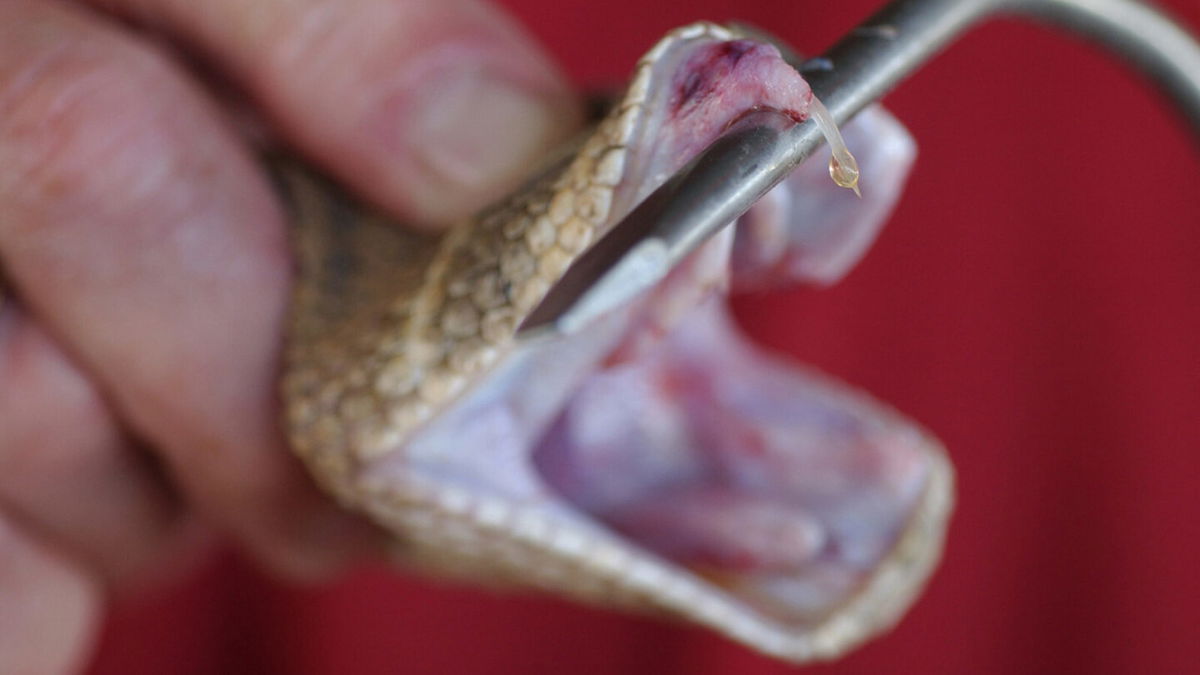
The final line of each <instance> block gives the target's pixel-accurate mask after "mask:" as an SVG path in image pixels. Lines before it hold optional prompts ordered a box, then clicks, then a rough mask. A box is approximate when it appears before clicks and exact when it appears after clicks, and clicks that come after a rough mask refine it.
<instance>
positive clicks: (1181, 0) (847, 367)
mask: <svg viewBox="0 0 1200 675" xmlns="http://www.w3.org/2000/svg"><path fill="white" fill-rule="evenodd" d="M506 4H507V5H508V6H509V7H510V8H511V9H512V10H513V11H514V12H515V13H516V14H517V15H518V16H519V17H521V18H522V19H523V20H524V21H525V22H526V23H527V24H528V25H529V26H530V27H531V28H532V30H533V31H534V33H536V34H537V35H538V36H539V37H540V38H541V39H542V40H544V41H545V43H546V44H547V45H548V46H549V48H550V50H551V51H552V52H553V53H555V54H557V55H559V57H560V58H561V60H562V62H563V64H564V65H565V67H566V68H567V70H568V71H569V72H570V73H571V75H572V76H573V77H574V78H576V80H577V81H579V82H580V83H584V84H591V85H596V84H603V83H613V82H617V81H619V80H620V79H621V78H622V77H623V76H624V73H625V72H626V71H627V70H628V69H629V67H630V66H631V64H632V63H633V61H634V60H635V59H636V58H637V56H638V55H639V53H640V52H641V51H642V50H644V49H645V48H646V47H648V46H649V45H650V44H651V43H652V42H653V41H654V40H655V39H656V38H657V37H658V36H659V35H660V34H661V33H663V32H665V31H666V30H667V29H669V28H671V27H673V26H675V25H677V24H682V23H686V22H689V21H692V20H695V19H699V18H707V19H713V20H727V19H734V18H737V19H743V20H747V21H751V22H753V23H756V24H759V25H761V26H764V27H766V28H768V29H770V30H772V31H775V32H777V33H778V34H780V35H782V36H784V37H785V38H787V39H789V40H791V41H793V42H794V44H796V45H798V46H799V47H800V48H801V49H802V50H804V51H805V52H807V53H817V52H819V51H820V50H822V49H823V48H824V47H825V46H827V45H828V44H829V43H830V42H831V41H832V40H833V39H835V38H836V37H837V35H838V34H839V33H840V32H842V31H844V30H846V29H848V28H849V27H850V26H852V25H853V24H854V23H855V22H856V21H858V20H859V19H861V18H863V17H864V16H866V15H867V14H868V13H869V12H870V11H871V9H872V8H874V7H875V6H877V5H878V4H879V3H878V2H876V1H873V0H854V1H850V0H843V1H841V2H830V1H828V0H825V1H824V2H816V1H811V0H786V1H785V0H778V1H775V2H771V1H769V0H737V1H734V0H693V1H692V2H688V3H683V2H678V3H674V2H653V1H647V0H637V1H627V0H610V1H609V2H603V3H600V2H594V3H563V2H555V1H551V0H510V1H509V2H507V3H506ZM1165 4H1167V5H1168V6H1170V7H1171V8H1172V9H1174V10H1175V12H1176V13H1177V14H1178V15H1179V16H1181V18H1183V19H1184V20H1185V22H1187V23H1188V24H1189V25H1190V26H1191V27H1192V28H1194V29H1195V28H1200V6H1198V5H1197V4H1196V2H1195V0H1171V1H1170V2H1167V3H1165ZM887 101H888V103H889V104H890V106H891V107H892V109H893V110H895V111H896V112H897V113H898V115H899V116H900V117H901V118H902V119H904V120H905V121H906V122H907V123H908V124H909V126H910V128H911V129H912V130H913V132H914V134H915V135H916V137H917V138H918V140H919V142H920V144H921V156H920V158H919V160H918V164H917V168H916V171H915V173H914V175H913V177H912V181H911V184H910V189H909V192H908V194H907V197H906V198H905V199H904V200H903V202H902V203H901V205H900V208H899V211H898V212H897V213H896V216H895V218H894V219H893V221H892V222H891V224H890V225H889V226H888V229H887V230H886V231H885V232H884V234H883V236H882V237H881V239H880V240H879V242H878V244H877V245H876V247H875V248H874V250H873V251H872V252H871V253H870V254H869V255H868V257H867V258H866V260H865V261H864V262H863V264H862V265H861V266H860V267H859V268H858V269H857V270H856V271H855V272H854V273H853V274H852V275H851V276H850V277H849V278H848V279H847V280H846V281H844V282H843V283H842V284H841V285H839V286H837V287H835V288H833V289H830V290H826V291H812V290H799V291H794V292H787V293H773V294H769V295H761V296H755V297H746V298H740V299H739V300H738V301H737V303H736V306H737V310H738V315H739V316H740V317H741V319H742V320H743V323H744V324H745V326H746V328H747V329H748V330H749V331H750V332H751V333H752V334H753V335H754V336H756V337H757V338H758V339H760V340H761V341H762V342H764V343H766V344H768V345H771V346H773V347H776V348H778V349H781V350H784V351H786V352H789V353H791V354H794V355H796V356H797V357H799V358H801V359H804V360H806V361H809V362H812V363H815V364H817V365H819V366H820V367H822V368H824V369H826V370H828V371H830V372H832V373H835V374H837V375H839V376H841V377H843V378H845V379H846V380H848V381H850V382H852V383H856V384H858V385H861V386H863V387H865V388H867V389H868V390H870V391H872V392H874V393H875V394H876V395H877V396H879V397H880V398H882V399H883V400H886V401H890V402H892V403H893V404H895V405H896V407H897V408H899V409H900V410H902V411H905V412H906V413H908V414H909V415H911V416H913V417H914V418H915V419H917V420H919V421H920V422H922V423H923V424H925V425H926V426H927V427H928V428H930V429H932V430H934V431H935V432H936V433H937V434H938V435H939V436H940V437H941V438H942V439H943V440H944V441H945V443H946V445H947V447H948V448H949V449H950V452H951V454H952V455H953V457H954V460H955V462H956V464H957V467H958V474H959V477H958V482H959V491H960V496H959V506H958V510H957V513H956V515H955V518H954V520H953V525H952V527H951V531H950V539H949V546H948V550H947V552H946V557H945V561H944V563H943V565H942V568H941V570H940V572H939V573H938V574H937V575H936V577H935V578H934V580H933V582H932V584H931V585H930V587H929V589H928V592H927V593H926V595H925V596H924V598H923V599H922V600H920V602H919V603H918V604H917V606H916V607H915V609H914V610H913V611H912V612H911V614H910V615H909V616H908V618H907V619H905V620H904V621H903V622H902V623H901V624H900V625H899V626H898V627H897V628H896V629H895V630H893V631H892V632H890V633H889V634H887V635H885V636H883V637H882V638H880V639H877V640H875V641H874V642H872V643H870V644H869V645H867V646H866V647H865V648H863V649H861V650H860V651H858V652H856V653H854V654H852V655H850V656H849V657H847V658H846V659H844V660H842V661H840V662H838V663H836V664H831V665H821V666H816V667H813V668H812V669H811V672H814V673H889V672H897V673H899V672H903V673H963V672H970V673H976V674H982V673H1041V672H1045V673H1071V672H1080V673H1131V672H1140V673H1168V672H1184V671H1190V672H1195V670H1194V669H1195V668H1196V667H1197V664H1200V630H1198V627H1200V581H1198V579H1200V577H1198V575H1197V572H1196V571H1197V570H1200V506H1197V503H1196V494H1197V492H1198V491H1200V461H1197V458H1196V451H1197V445H1198V444H1200V227H1198V226H1200V154H1198V153H1197V145H1196V144H1195V143H1194V142H1193V139H1192V138H1190V137H1189V135H1188V133H1186V129H1185V127H1184V126H1183V124H1182V123H1181V122H1180V121H1179V120H1178V119H1177V118H1175V117H1174V116H1173V115H1172V114H1171V112H1170V111H1169V109H1168V108H1167V107H1166V106H1165V104H1164V103H1163V102H1162V101H1161V100H1159V99H1158V98H1157V97H1156V96H1155V95H1154V94H1153V92H1152V91H1151V90H1149V89H1148V88H1147V87H1146V86H1145V85H1144V83H1143V82H1141V81H1139V80H1138V79H1137V78H1136V77H1135V76H1134V75H1132V74H1131V73H1130V72H1129V71H1127V70H1125V69H1124V68H1123V67H1121V66H1119V65H1118V64H1116V63H1114V62H1113V61H1111V60H1109V59H1108V58H1107V57H1105V56H1104V55H1102V54H1101V53H1100V52H1098V51H1097V50H1095V49H1093V48H1091V47H1089V46H1086V45H1084V44H1082V43H1079V42H1076V41H1074V40H1070V39H1067V38H1064V37H1062V36H1061V35H1059V34H1055V33H1052V32H1049V31H1047V30H1045V29H1041V28H1037V27H1034V26H1030V25H1027V24H1018V23H1010V22H1004V23H995V24H992V25H989V26H987V27H985V28H983V29H981V30H979V31H977V32H975V33H973V34H972V35H970V36H968V37H967V38H966V39H965V40H963V41H962V42H961V43H959V44H958V45H957V46H955V47H953V48H952V49H951V50H950V51H949V52H948V53H947V54H945V55H943V56H942V57H941V58H939V59H938V60H937V61H936V62H934V63H933V64H932V65H929V66H927V67H926V68H924V69H923V70H922V71H921V72H920V73H919V74H918V75H917V76H915V77H914V78H913V79H912V80H911V81H910V82H908V83H907V84H905V85H903V87H902V88H901V89H900V90H899V91H897V92H896V93H895V94H893V95H892V96H890V97H889V98H888V99H887ZM790 670H791V668H790V667H788V666H785V665H782V664H779V663H775V662H773V661H770V660H767V659H765V658H762V657H759V656H756V655H754V654H752V653H750V652H748V651H746V650H744V649H743V648H741V647H738V646H736V645H733V644H731V643H728V642H726V641H724V640H722V639H720V638H718V637H715V636H713V635H711V634H708V633H706V632H703V631H700V630H695V629H692V628H688V627H683V626H675V625H669V624H666V623H660V622H656V621H652V620H647V619H638V618H629V617H625V616H621V615H617V614H612V613H608V612H604V611H599V610H592V609H587V608H581V607H577V606H574V605H568V604H565V603H560V602H558V601H555V600H552V599H546V598H532V597H527V596H512V597H507V596H495V595H492V594H488V593H484V592H478V591H474V590H467V589H459V588H450V587H444V586H440V585H437V584H431V583H428V582H425V581H421V580H415V579H411V578H408V577H405V576H401V575H399V574H396V573H393V572H389V571H386V570H382V569H372V570H363V571H360V572H358V573H355V574H353V575H351V576H349V577H348V578H345V579H344V580H342V581H341V582H339V583H337V584H336V585H334V586H332V587H327V588H321V589H296V588H288V587H284V586H281V585H279V584H277V583H275V582H272V581H270V580H267V579H264V578H262V577H260V576H259V575H258V574H257V573H255V572H254V571H252V570H251V569H249V568H248V567H247V566H246V565H245V563H244V562H243V561H241V560H240V559H238V558H237V557H235V556H233V555H226V556H223V557H222V558H221V559H219V560H217V561H214V562H213V563H211V564H209V565H207V566H206V567H205V568H204V569H203V570H202V571H201V572H200V573H198V574H196V575H194V576H193V577H191V578H189V579H188V580H186V581H185V582H184V583H182V584H180V585H177V586H174V587H172V588H169V589H165V590H162V591H157V592H155V593H153V594H152V595H150V596H149V597H143V598H140V599H136V600H132V601H127V602H126V603H124V604H123V605H122V606H121V607H119V608H118V609H117V610H116V611H115V612H114V614H113V615H112V617H111V620H110V621H109V623H108V627H107V630H106V633H105V635H104V638H103V640H102V642H101V644H100V646H99V651H98V654H97V656H96V659H95V662H94V664H93V666H92V668H91V670H90V671H89V672H90V673H91V675H134V674H137V673H174V674H177V675H190V674H195V675H201V674H204V675H207V674H209V673H299V674H306V675H326V674H331V673H339V674H342V673H353V674H356V675H357V674H363V675H370V674H374V673H413V674H423V673H438V674H444V673H530V674H540V673H563V672H570V673H597V674H600V673H697V674H702V675H721V674H732V673H737V674H739V675H743V674H745V675H765V674H768V673H782V672H789V671H790Z"/></svg>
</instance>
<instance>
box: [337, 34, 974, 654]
mask: <svg viewBox="0 0 1200 675" xmlns="http://www.w3.org/2000/svg"><path fill="white" fill-rule="evenodd" d="M764 109H766V110H773V111H776V112H778V113H780V114H781V115H782V116H784V117H785V118H787V119H788V120H789V122H791V123H794V122H796V121H802V120H804V119H806V118H807V117H808V116H809V115H810V114H811V113H812V111H813V106H812V93H811V91H810V90H809V88H808V85H807V84H806V83H805V82H804V80H803V79H802V78H801V77H800V76H799V75H798V74H797V73H796V71H795V70H793V69H792V68H791V67H790V66H788V65H787V64H786V63H785V62H784V61H783V59H782V58H781V56H780V54H779V52H778V51H777V50H776V49H775V48H774V47H773V46H770V45H766V44H761V43H758V42H754V41H750V40H746V39H742V38H740V37H739V36H736V35H733V34H731V33H730V32H729V31H727V30H725V29H723V28H720V27H717V26H712V25H709V24H701V25H698V26H693V27H690V28H687V29H681V30H680V31H677V32H676V33H674V34H672V36H669V37H668V38H667V39H666V40H664V41H663V42H662V43H661V44H660V45H659V46H657V47H656V48H655V49H654V50H653V51H651V52H650V54H648V55H647V57H646V58H644V59H643V60H642V62H641V63H640V64H639V69H638V72H637V75H636V76H635V78H634V81H633V84H632V85H631V91H630V94H629V97H628V98H627V99H626V102H625V103H624V104H621V105H619V106H618V109H617V110H616V111H614V113H613V114H612V115H611V116H610V118H609V119H608V120H607V121H606V122H605V123H604V124H607V125H608V126H607V127H602V130H604V129H607V133H608V134H609V137H612V136H613V133H614V130H616V131H617V132H619V134H620V135H621V137H622V138H623V139H625V140H624V141H623V143H622V146H621V147H609V148H605V147H600V148H598V149H596V150H595V152H594V153H593V154H594V155H596V156H598V157H600V156H602V157H603V159H602V160H597V161H596V163H597V165H598V166H599V167H600V168H598V169H596V175H597V176H600V177H601V178H602V179H603V182H605V183H607V184H609V185H610V186H611V191H610V192H609V193H606V194H604V195H603V199H604V200H606V201H608V202H609V203H610V204H611V208H609V209H608V213H607V216H606V217H605V219H604V223H606V225H604V226H603V227H601V228H599V233H602V232H603V230H604V227H611V226H612V225H613V224H614V223H616V222H618V221H619V219H620V218H621V217H622V216H623V215H624V214H625V213H627V212H628V211H629V209H631V208H632V206H633V205H635V204H636V203H638V201H639V200H640V199H642V198H644V197H645V196H646V195H647V194H648V193H649V192H651V191H652V190H653V189H654V188H655V187H657V186H658V185H659V184H661V183H662V181H663V180H665V179H666V178H667V177H668V176H670V175H671V174H672V173H673V172H674V171H676V170H677V169H678V168H679V167H681V166H682V165H683V164H685V163H686V162H687V161H688V160H689V159H690V158H691V157H692V156H694V155H695V154H696V153H697V152H699V151H700V150H701V149H703V148H704V147H705V146H706V145H707V144H708V143H710V142H711V141H712V140H713V139H714V138H716V137H717V136H718V135H719V134H720V133H721V132H722V131H723V130H724V129H725V128H727V126H728V125H729V124H731V123H733V122H735V121H736V120H737V119H739V118H740V117H741V116H743V115H744V114H746V113H747V112H748V111H757V110H764ZM846 131H847V138H848V140H849V141H850V142H851V144H852V145H854V146H855V147H856V149H857V150H858V152H859V155H860V157H859V160H860V162H861V176H862V181H863V184H864V187H865V193H866V194H865V198H864V199H862V200H861V201H859V200H856V199H855V197H854V195H853V194H851V193H850V192H848V191H845V190H840V189H839V188H837V187H835V186H834V185H833V184H832V183H831V182H830V181H829V176H828V174H827V173H826V170H825V167H823V166H820V165H819V164H818V163H816V162H810V163H809V165H806V166H805V167H801V169H800V170H799V171H798V172H796V174H795V175H794V176H793V178H791V179H790V180H789V181H788V182H787V183H785V184H784V185H781V186H780V188H778V189H777V190H776V191H775V192H774V193H772V194H771V195H769V196H768V197H767V198H766V199H764V200H763V201H762V202H760V204H759V205H758V206H756V207H755V209H754V210H753V211H752V212H751V213H749V214H747V216H745V217H744V218H743V219H742V221H740V223H739V225H738V228H737V231H736V239H735V230H734V228H728V229H727V231H725V232H723V233H721V234H719V235H717V236H716V237H714V238H713V239H712V240H711V241H709V242H708V243H707V244H705V245H704V246H703V247H702V248H701V249H700V250H698V251H697V252H696V253H695V254H694V255H693V256H692V257H691V258H690V259H689V260H688V261H687V262H685V263H684V264H683V265H681V266H680V267H679V268H678V269H676V270H675V271H674V272H672V274H671V275H669V277H668V278H667V279H666V280H665V281H664V282H663V283H662V284H660V286H658V287H656V288H655V289H652V290H651V291H649V292H647V293H646V294H644V295H643V296H642V297H640V298H639V299H637V300H636V301H634V302H632V303H630V304H629V305H628V306H625V307H622V308H619V309H617V310H614V311H613V312H611V313H610V314H609V315H606V316H605V317H603V318H601V319H599V320H597V321H596V322H595V323H594V324H593V325H591V326H589V327H587V328H586V329H584V330H582V331H580V332H579V333H578V334H576V335H572V336H569V337H566V338H556V339H553V340H544V341H538V342H536V343H532V344H530V343H518V342H516V341H514V340H512V339H511V337H509V338H508V342H507V343H505V346H503V348H500V349H499V350H498V351H499V352H500V353H499V355H498V356H495V358H494V360H493V361H492V362H491V364H490V365H489V367H488V368H486V369H485V370H483V371H481V374H479V375H478V376H477V377H475V378H474V379H473V380H472V381H471V382H469V383H468V384H467V385H465V387H464V388H463V390H462V391H461V392H460V393H458V394H457V395H456V396H454V398H453V400H452V402H450V403H449V404H448V405H446V406H445V408H444V409H442V410H440V411H437V412H436V413H435V414H434V415H432V416H431V417H430V418H429V419H428V420H426V421H424V422H423V423H422V424H420V425H419V426H418V427H416V429H415V431H414V432H413V433H412V434H410V435H408V436H407V437H406V438H404V439H403V440H402V441H400V442H399V443H398V444H396V445H394V446H392V450H391V451H388V452H383V453H377V454H376V455H375V456H373V457H371V458H368V461H364V462H362V464H361V466H360V468H359V469H358V471H357V472H356V478H355V480H356V484H357V485H358V486H359V488H357V490H358V492H359V493H360V494H358V495H357V496H352V497H351V499H352V501H356V502H357V503H358V505H359V506H360V507H361V508H363V509H364V510H366V511H368V512H369V513H371V514H372V515H374V516H375V517H376V518H378V519H379V520H381V521H382V522H384V523H385V524H388V525H389V526H391V527H393V528H394V529H396V530H397V531H399V532H400V533H402V534H403V535H404V537H405V538H406V540H407V541H408V542H409V544H410V549H409V551H408V557H409V558H410V559H411V561H412V562H414V563H415V564H424V565H426V566H428V567H433V568H435V569H436V570H437V571H440V572H458V573H461V574H467V575H471V576H473V577H475V578H476V579H479V578H483V579H484V580H487V581H494V582H517V583H520V584H525V585H535V586H542V587H545V588H548V589H553V590H555V591H557V592H563V593H567V594H570V595H573V596H576V597H582V598H586V599H588V600H592V601H599V602H604V603H609V604H621V605H632V606H640V607H647V608H653V609H658V610H665V611H668V612H671V613H674V614H679V615H683V616H686V617H688V618H690V619H692V620H694V621H698V622H700V623H704V624H707V625H710V626H712V627H714V628H716V629H718V630H720V631H722V632H724V633H726V634H727V635H730V636H731V637H733V638H735V639H738V640H741V641H744V642H746V643H749V644H751V645H753V646H755V647H757V648H759V649H762V650H764V651H767V652H769V653H773V654H776V655H779V656H783V657H785V658H790V659H793V660H798V661H799V660H806V659H809V658H815V657H828V656H831V655H833V654H835V653H837V652H840V651H843V650H844V649H846V648H847V647H848V646H850V645H852V644H854V643H857V642H858V641H860V640H862V639H864V638H865V637H867V636H868V635H870V634H872V633H874V632H876V631H878V630H880V629H881V628H884V627H886V626H888V625H890V624H891V623H892V622H893V621H894V620H895V619H896V618H897V617H898V615H899V613H900V612H901V611H902V610H903V609H904V608H906V607H907V606H908V604H909V603H910V602H911V600H912V598H913V597H914V595H915V593H916V591H917V590H918V589H919V587H920V586H921V584H922V582H923V581H924V579H925V577H926V576H927V574H928V572H929V570H930V568H931V567H932V565H933V562H934V561H935V560H936V558H937V555H938V551H939V549H940V542H941V536H942V530H943V527H944V521H945V517H946V514H947V512H948V508H949V501H950V482H951V478H950V470H949V467H948V464H947V463H946V461H945V459H944V457H943V455H942V453H941V451H940V449H939V447H938V445H937V443H936V441H934V440H933V439H931V438H930V437H929V436H927V435H926V434H925V433H923V432H922V431H921V430H920V429H918V428H917V427H916V426H915V425H913V424H912V423H910V422H908V421H907V420H905V419H904V418H902V417H900V416H899V415H898V414H896V413H894V412H892V411H891V410H889V409H887V408H886V407H885V406H882V405H880V404H878V403H876V402H874V401H872V400H871V399H869V398H868V397H866V396H865V395H863V394H860V393H857V392H854V391H851V390H849V389H848V388H846V387H844V386H843V385H840V384H838V383H836V382H834V381H832V380H831V379H829V378H827V377H825V376H823V375H820V374H817V373H815V372H813V371H811V370H808V369H805V368H802V367H800V366H798V365H797V364H795V363H792V362H790V361H788V360H786V359H784V358H782V357H780V356H777V355H771V354H766V353H764V352H763V351H762V350H761V349H760V348H759V347H757V346H755V345H753V344H751V343H750V342H748V341H747V340H745V339H744V338H743V337H742V336H740V335H739V333H738V332H737V330H736V328H735V327H734V326H733V324H732V322H731V320H730V319H729V318H728V316H727V314H726V311H725V308H724V302H723V300H724V298H723V296H724V291H725V290H726V289H728V288H729V287H730V285H731V284H732V286H733V287H735V288H737V287H744V286H762V285H770V284H786V283H795V282H808V283H816V284H828V283H832V282H833V281H836V280H837V279H838V278H839V277H840V276H841V275H842V274H844V273H845V272H846V271H847V270H848V269H849V267H851V266H852V265H853V263H854V262H856V261H857V259H858V258H859V257H860V256H861V254H862V253H863V252H864V251H865V249H866V247H867V246H868V245H869V244H870V242H871V240H872V239H873V237H874V235H875V233H876V231H877V230H878V227H879V224H880V223H881V222H882V221H883V219H884V218H885V216H886V215H887V214H888V212H889V211H890V209H891V208H892V206H893V205H894V203H895V200H896V198H897V196H898V194H899V192H900V189H901V187H902V184H903V182H904V179H905V176H906V174H907V169H908V167H909V165H910V163H911V160H912V158H913V155H914V146H913V143H912V141H911V139H910V138H909V137H908V135H907V133H906V132H905V131H904V129H903V128H902V127H901V126H900V125H899V123H897V122H896V121H895V120H894V119H893V118H892V117H891V116H890V115H888V114H887V113H885V112H883V111H882V110H880V109H871V110H868V111H866V112H865V113H864V114H863V115H862V116H860V118H859V119H858V120H857V121H856V122H855V123H854V124H852V125H849V126H848V127H847V130H846ZM587 147H589V146H586V145H585V150H584V151H583V152H584V153H586V152H588V150H587V149H586V148H587ZM554 208H555V206H554V204H551V205H550V207H549V209H550V210H551V211H552V210H553V209H554ZM533 227H536V226H531V231H532V228H533ZM451 236H452V237H453V236H454V235H451ZM529 236H532V235H529ZM560 236H561V235H560ZM464 241H466V240H465V239H464ZM500 264H501V265H503V264H505V262H504V260H501V263H500ZM505 292H508V289H507V288H505ZM525 306H526V307H529V306H531V303H529V302H526V303H525ZM520 318H521V317H519V316H518V317H510V326H515V325H516V323H517V322H518V321H519V320H520ZM510 336H511V333H510ZM489 354H491V352H489ZM343 494H346V493H345V492H343Z"/></svg>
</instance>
